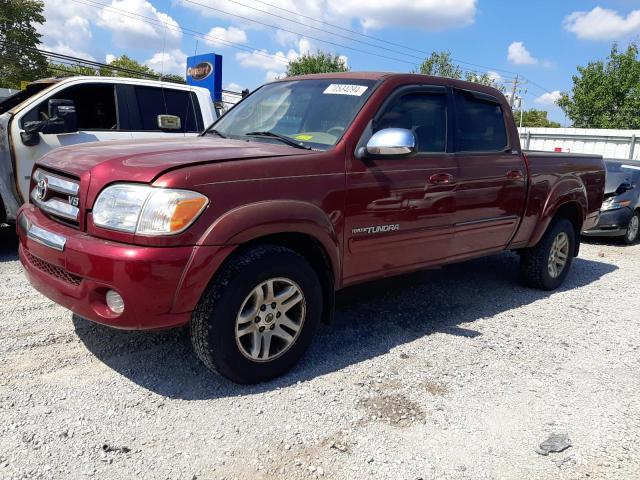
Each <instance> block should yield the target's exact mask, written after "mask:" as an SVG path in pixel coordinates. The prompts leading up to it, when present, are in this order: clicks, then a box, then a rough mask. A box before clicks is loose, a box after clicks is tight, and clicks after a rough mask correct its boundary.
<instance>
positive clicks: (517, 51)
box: [507, 42, 539, 65]
mask: <svg viewBox="0 0 640 480" xmlns="http://www.w3.org/2000/svg"><path fill="white" fill-rule="evenodd" d="M507 58H508V59H509V61H510V62H511V63H513V64H514V65H536V64H538V63H539V60H538V59H537V58H535V57H534V56H533V55H531V53H530V52H529V50H527V47H525V46H524V43H523V42H513V43H512V44H511V45H509V49H508V51H507Z"/></svg>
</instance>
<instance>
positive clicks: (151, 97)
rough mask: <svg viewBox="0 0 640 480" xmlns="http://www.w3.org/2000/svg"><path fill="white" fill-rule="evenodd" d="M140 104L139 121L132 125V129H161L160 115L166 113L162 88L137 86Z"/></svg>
mask: <svg viewBox="0 0 640 480" xmlns="http://www.w3.org/2000/svg"><path fill="white" fill-rule="evenodd" d="M135 92H136V101H137V104H138V109H137V111H138V118H139V121H138V122H135V124H134V125H132V126H131V127H132V128H131V129H132V130H141V131H149V130H159V128H158V115H164V114H165V113H166V111H167V110H166V107H165V104H164V96H163V95H162V89H161V88H154V87H135Z"/></svg>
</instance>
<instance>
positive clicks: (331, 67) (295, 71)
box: [286, 50, 349, 77]
mask: <svg viewBox="0 0 640 480" xmlns="http://www.w3.org/2000/svg"><path fill="white" fill-rule="evenodd" d="M348 71H349V67H348V66H347V63H346V62H345V60H344V58H342V57H340V56H339V55H333V54H331V53H327V52H323V51H321V50H318V51H316V53H305V54H304V55H302V56H300V57H298V58H296V59H295V60H289V65H287V73H286V76H287V77H293V76H295V75H306V74H309V73H334V72H348Z"/></svg>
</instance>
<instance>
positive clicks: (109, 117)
mask: <svg viewBox="0 0 640 480" xmlns="http://www.w3.org/2000/svg"><path fill="white" fill-rule="evenodd" d="M50 99H66V100H73V102H74V103H75V105H76V114H77V116H78V129H79V130H118V117H117V113H116V112H117V111H116V98H115V89H114V86H113V85H111V84H106V83H105V84H84V85H77V86H73V87H69V88H66V89H64V90H62V91H60V92H57V93H55V94H54V95H52V96H51V97H48V98H47V99H46V100H44V101H42V102H41V103H40V104H38V106H37V107H34V108H33V109H32V110H31V111H29V112H28V113H27V114H26V115H25V116H24V117H22V123H21V125H22V126H24V124H25V123H26V122H30V121H37V120H44V119H46V118H47V113H48V110H49V100H50Z"/></svg>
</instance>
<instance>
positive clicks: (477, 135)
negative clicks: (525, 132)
mask: <svg viewBox="0 0 640 480" xmlns="http://www.w3.org/2000/svg"><path fill="white" fill-rule="evenodd" d="M455 96H456V151H458V152H500V151H503V150H505V149H506V148H507V146H508V145H507V144H508V140H507V129H506V126H505V124H504V115H503V112H502V107H501V106H500V105H499V104H498V103H495V102H492V101H488V100H485V99H483V98H476V97H475V96H474V95H473V94H471V93H469V92H462V91H456V93H455Z"/></svg>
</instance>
